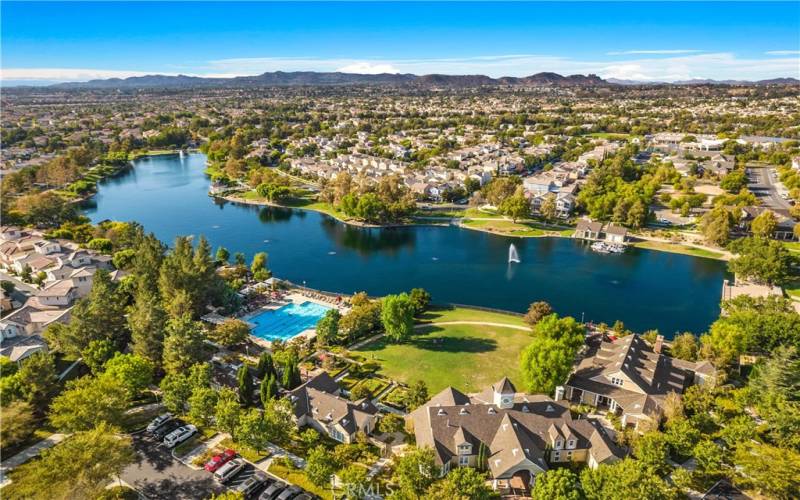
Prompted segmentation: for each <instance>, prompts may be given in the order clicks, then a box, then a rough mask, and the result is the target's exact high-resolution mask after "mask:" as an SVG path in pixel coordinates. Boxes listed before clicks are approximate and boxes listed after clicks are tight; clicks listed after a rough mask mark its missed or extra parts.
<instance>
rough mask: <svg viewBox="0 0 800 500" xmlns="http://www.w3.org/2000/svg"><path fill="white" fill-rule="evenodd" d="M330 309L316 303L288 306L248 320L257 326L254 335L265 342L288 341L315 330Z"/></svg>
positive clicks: (262, 313)
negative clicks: (309, 330) (304, 332)
mask: <svg viewBox="0 0 800 500" xmlns="http://www.w3.org/2000/svg"><path fill="white" fill-rule="evenodd" d="M330 309H332V308H330V307H328V306H323V305H321V304H317V303H316V302H303V303H302V304H295V303H292V304H288V305H285V306H283V307H281V308H279V309H273V310H270V311H263V312H260V313H258V314H256V315H255V316H251V317H250V318H248V319H247V321H249V322H250V323H253V324H254V325H256V326H255V327H254V328H253V335H255V336H256V337H258V338H260V339H264V340H269V341H273V340H288V339H290V338H292V337H294V336H295V335H297V334H298V333H300V332H302V331H304V330H308V329H309V328H314V327H316V326H317V322H319V320H320V319H321V318H322V317H323V316H325V313H326V312H328V311H329V310H330Z"/></svg>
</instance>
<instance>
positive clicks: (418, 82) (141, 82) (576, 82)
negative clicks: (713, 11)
mask: <svg viewBox="0 0 800 500" xmlns="http://www.w3.org/2000/svg"><path fill="white" fill-rule="evenodd" d="M753 83H755V84H760V85H797V84H800V80H797V79H795V78H776V79H772V80H761V81H758V82H743V81H715V80H689V81H684V82H673V83H672V84H678V85H696V84H753ZM662 84H669V83H667V82H639V81H633V80H616V79H608V80H603V79H602V78H600V77H599V76H597V75H569V76H562V75H559V74H557V73H537V74H535V75H530V76H523V77H511V76H504V77H500V78H492V77H489V76H486V75H438V74H433V75H412V74H408V73H405V74H393V73H381V74H375V75H366V74H358V73H339V72H332V73H321V72H315V71H292V72H284V71H274V72H268V73H263V74H261V75H256V76H237V77H233V78H204V77H198V76H186V75H177V76H166V75H146V76H133V77H130V78H109V79H107V80H90V81H88V82H70V83H58V84H54V85H51V87H56V88H64V89H135V88H190V87H277V86H303V85H307V86H325V85H390V86H417V87H428V88H430V87H478V86H489V85H500V86H503V85H505V86H550V87H599V86H612V85H662Z"/></svg>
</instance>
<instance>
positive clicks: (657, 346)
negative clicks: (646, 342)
mask: <svg viewBox="0 0 800 500" xmlns="http://www.w3.org/2000/svg"><path fill="white" fill-rule="evenodd" d="M663 348H664V336H663V335H658V336H656V344H655V345H654V346H653V351H655V353H656V354H661V349H663Z"/></svg>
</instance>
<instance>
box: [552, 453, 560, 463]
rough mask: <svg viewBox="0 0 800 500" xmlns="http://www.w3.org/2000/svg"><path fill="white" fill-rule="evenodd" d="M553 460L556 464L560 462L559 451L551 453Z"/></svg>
mask: <svg viewBox="0 0 800 500" xmlns="http://www.w3.org/2000/svg"><path fill="white" fill-rule="evenodd" d="M553 460H554V461H556V462H558V461H559V460H561V452H560V451H554V452H553Z"/></svg>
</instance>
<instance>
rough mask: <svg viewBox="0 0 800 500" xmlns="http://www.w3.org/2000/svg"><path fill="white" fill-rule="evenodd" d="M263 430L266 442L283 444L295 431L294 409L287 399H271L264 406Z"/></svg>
mask: <svg viewBox="0 0 800 500" xmlns="http://www.w3.org/2000/svg"><path fill="white" fill-rule="evenodd" d="M263 415H264V428H265V429H266V437H267V440H268V441H270V442H273V443H279V444H283V443H286V442H288V441H289V436H291V434H292V431H293V430H294V429H295V427H296V426H295V423H294V409H293V408H292V403H291V401H289V399H288V398H284V399H272V400H269V401H267V404H265V405H264V414H263Z"/></svg>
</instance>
